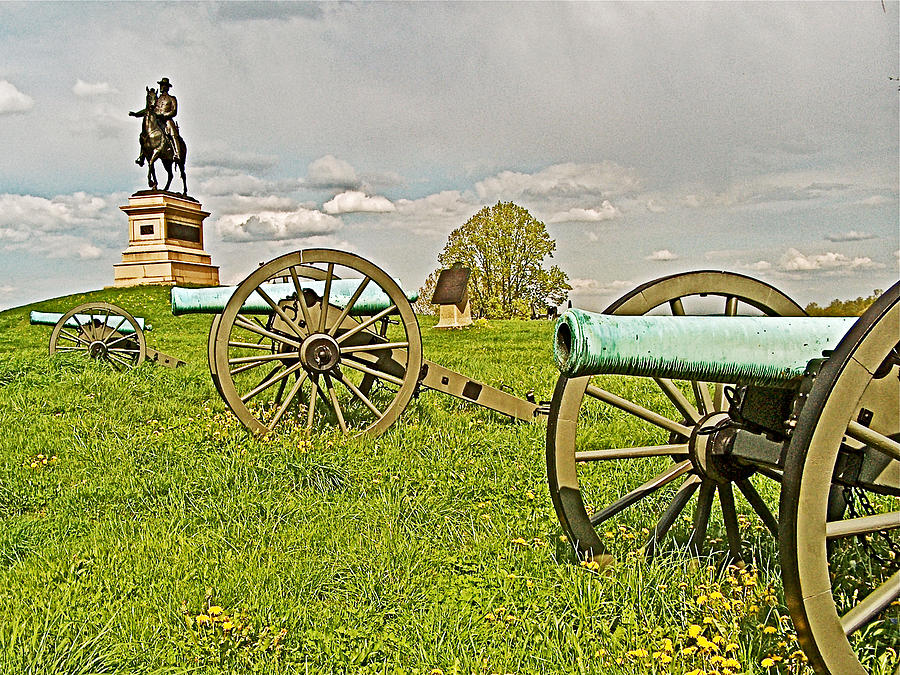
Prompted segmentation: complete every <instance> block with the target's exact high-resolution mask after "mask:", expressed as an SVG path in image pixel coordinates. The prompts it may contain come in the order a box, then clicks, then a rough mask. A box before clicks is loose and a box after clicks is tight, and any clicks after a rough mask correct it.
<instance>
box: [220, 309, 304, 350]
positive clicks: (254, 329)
mask: <svg viewBox="0 0 900 675" xmlns="http://www.w3.org/2000/svg"><path fill="white" fill-rule="evenodd" d="M234 325H235V326H238V327H240V328H243V329H244V330H246V331H249V332H251V333H256V334H257V335H262V336H263V337H266V338H269V339H270V340H274V341H275V342H280V343H282V344H286V345H290V346H291V347H295V348H297V349H300V343H299V342H297V341H296V340H292V339H290V338H288V337H285V336H284V335H279V334H278V333H273V332H272V331H270V330H268V329H266V328H263V327H262V326H260V325H259V324H256V323H253V322H252V321H247V319H246V318H244V317H243V316H241V315H240V314H239V315H238V316H237V317H236V318H235V320H234Z"/></svg>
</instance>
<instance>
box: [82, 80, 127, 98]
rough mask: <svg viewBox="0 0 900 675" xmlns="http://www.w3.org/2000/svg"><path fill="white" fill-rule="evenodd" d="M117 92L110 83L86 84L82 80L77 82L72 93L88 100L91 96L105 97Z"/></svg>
mask: <svg viewBox="0 0 900 675" xmlns="http://www.w3.org/2000/svg"><path fill="white" fill-rule="evenodd" d="M115 92H116V90H115V89H113V88H112V87H111V86H110V84H109V82H94V83H91V82H85V81H84V80H82V79H81V78H79V79H78V80H76V82H75V85H74V86H73V87H72V93H73V94H75V95H76V96H78V97H79V98H87V97H90V96H103V95H105V94H114V93H115Z"/></svg>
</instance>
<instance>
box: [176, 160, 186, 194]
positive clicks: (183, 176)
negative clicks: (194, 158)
mask: <svg viewBox="0 0 900 675" xmlns="http://www.w3.org/2000/svg"><path fill="white" fill-rule="evenodd" d="M178 168H179V169H180V170H181V182H182V184H183V185H184V192H182V193H181V194H183V195H184V196H185V197H187V176H185V175H184V157H182V158H181V161H180V162H179V163H178Z"/></svg>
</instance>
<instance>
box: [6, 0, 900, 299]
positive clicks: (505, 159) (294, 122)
mask: <svg viewBox="0 0 900 675" xmlns="http://www.w3.org/2000/svg"><path fill="white" fill-rule="evenodd" d="M898 6H900V5H898V3H897V2H888V1H887V0H886V1H885V2H884V4H882V2H880V1H879V0H871V1H861V2H850V3H844V4H842V3H815V2H804V3H799V4H792V3H781V2H779V3H748V4H743V3H737V2H727V3H721V4H717V3H686V4H681V3H673V2H667V3H662V4H655V3H623V4H616V3H577V4H575V3H572V4H568V3H515V4H507V3H499V2H492V3H484V4H482V3H477V2H467V3H440V2H433V3H416V4H407V3H346V4H344V3H341V4H338V3H328V4H303V3H247V4H245V3H241V2H228V3H203V4H193V3H178V4H165V3H109V4H107V3H100V2H91V3H85V4H79V3H74V2H66V3H59V4H53V3H31V2H28V3H23V4H18V3H8V2H0V309H3V308H8V307H12V306H16V305H21V304H25V303H26V302H31V301H35V300H39V299H43V298H47V297H54V296H56V295H62V294H65V293H71V292H76V291H83V290H90V289H96V288H100V287H102V286H105V285H109V284H111V283H112V280H113V267H112V266H113V264H114V263H116V262H119V261H120V260H121V252H122V251H123V250H124V248H125V247H126V245H127V218H126V217H125V215H124V214H123V213H122V212H121V211H120V210H119V207H120V206H121V205H124V204H126V203H127V199H128V195H130V194H131V193H132V192H134V191H136V190H138V189H142V188H144V187H145V180H146V177H145V171H144V170H143V169H140V168H139V167H137V166H135V164H134V158H135V157H136V156H137V151H138V145H137V136H138V133H139V131H140V121H139V120H136V119H134V118H131V117H129V116H128V111H129V110H138V109H140V108H142V107H143V100H144V87H145V86H155V82H156V81H157V80H159V79H160V78H161V77H163V76H165V77H168V78H169V79H170V80H171V81H172V83H173V88H172V93H173V94H174V95H176V96H177V97H178V102H179V114H178V120H179V123H180V126H181V131H182V135H183V137H184V138H185V140H186V141H187V143H188V146H189V151H188V187H189V192H190V194H191V195H192V196H194V197H196V198H197V199H199V200H200V201H201V202H202V204H203V207H204V208H205V209H206V210H208V211H210V212H211V213H212V215H211V216H210V217H209V218H208V219H207V221H206V232H205V234H206V249H207V250H208V251H209V252H210V253H211V254H212V256H213V262H214V264H217V265H219V266H220V267H221V276H222V279H223V281H224V282H228V283H235V282H237V281H240V279H242V278H243V277H244V276H246V274H248V273H249V272H250V271H251V269H252V268H253V267H255V266H256V263H257V262H262V261H264V260H268V259H270V258H272V257H274V256H275V255H278V254H280V253H284V252H287V251H290V250H294V249H298V248H303V247H308V246H333V247H338V248H343V249H347V250H352V251H355V252H358V253H360V254H362V255H363V256H365V257H367V258H369V259H371V260H373V261H374V262H376V263H377V264H379V265H381V266H382V267H383V268H385V269H386V270H387V271H388V272H389V273H390V274H392V275H393V276H395V277H400V278H401V279H402V280H403V282H404V285H405V286H408V287H413V288H414V287H417V286H419V285H420V284H421V283H422V281H423V280H424V278H425V276H426V275H427V274H428V273H429V272H430V271H432V270H433V269H434V268H435V267H436V265H437V260H436V259H437V254H438V253H439V252H440V251H441V249H442V248H443V246H444V244H445V243H446V240H447V236H448V234H449V233H450V232H451V231H452V230H453V229H454V228H456V227H459V226H460V225H462V224H463V223H464V222H465V221H466V220H467V219H468V218H470V217H471V216H472V215H473V214H474V213H476V212H477V211H478V210H479V209H480V208H482V207H483V206H485V205H492V204H495V203H496V202H497V201H499V200H502V201H514V202H515V203H517V204H519V205H520V206H524V207H525V208H527V209H528V210H529V211H530V212H531V213H532V214H533V215H534V216H535V217H537V218H539V219H540V220H542V221H543V222H544V223H546V225H547V228H548V230H549V232H550V234H551V235H552V236H553V237H554V238H555V239H556V241H557V245H558V248H557V253H556V256H555V258H554V261H553V262H555V263H556V264H558V265H560V267H562V269H563V270H564V271H565V272H566V273H567V274H568V275H569V277H570V279H571V281H572V284H573V286H574V287H575V292H574V293H573V295H572V298H573V301H574V303H575V304H576V305H578V306H582V307H587V308H589V309H602V308H603V307H604V306H605V305H606V304H608V303H609V302H610V301H612V300H613V299H615V298H616V297H618V296H619V295H621V294H622V293H623V292H624V291H626V290H628V289H630V288H632V287H633V286H635V285H637V284H638V283H641V282H644V281H647V280H650V279H652V278H655V277H658V276H662V275H665V274H671V273H674V272H680V271H687V270H692V269H727V270H733V271H738V272H742V273H745V274H751V275H755V276H758V277H760V278H762V279H764V280H766V281H768V282H770V283H772V284H774V285H776V286H778V287H779V288H782V289H783V290H785V291H786V292H788V293H789V294H790V295H792V296H793V297H794V298H795V299H796V300H797V301H799V302H800V303H801V304H806V303H807V302H810V301H816V302H820V303H822V302H828V301H829V300H831V299H832V298H835V297H840V298H849V297H856V296H858V295H868V294H869V293H871V292H872V290H873V289H875V288H886V287H888V286H889V285H890V284H891V283H892V282H893V281H895V280H896V279H897V277H898V248H900V242H898V239H900V232H898V229H900V227H898V210H900V206H898V184H900V176H898V165H900V157H898V138H900V131H898V97H900V94H898V86H897V82H896V81H892V80H891V79H890V78H892V77H893V78H896V77H897V76H898V70H900V67H898V52H900V46H898Z"/></svg>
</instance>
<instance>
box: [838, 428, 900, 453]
mask: <svg viewBox="0 0 900 675" xmlns="http://www.w3.org/2000/svg"><path fill="white" fill-rule="evenodd" d="M847 435H848V436H849V437H850V438H852V439H854V440H857V441H859V442H860V443H865V444H866V445H868V446H869V447H872V448H875V449H876V450H878V451H880V452H883V453H884V454H886V455H888V456H889V457H893V458H894V459H896V460H898V461H900V443H898V442H897V441H895V440H893V439H891V438H888V437H887V436H883V435H882V434H879V433H878V432H877V431H873V430H872V429H870V428H869V427H866V426H863V425H862V424H860V423H859V422H856V421H854V420H851V421H850V424H848V425H847Z"/></svg>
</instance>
